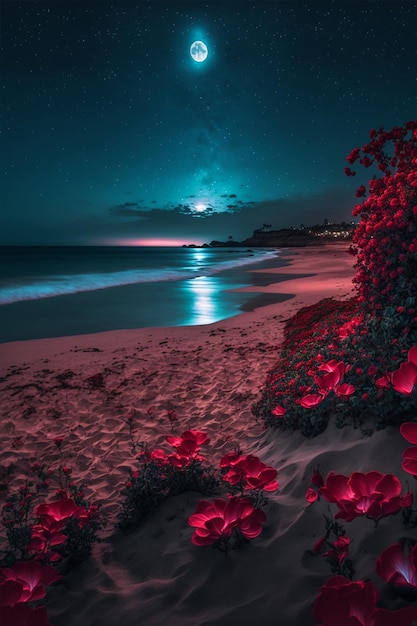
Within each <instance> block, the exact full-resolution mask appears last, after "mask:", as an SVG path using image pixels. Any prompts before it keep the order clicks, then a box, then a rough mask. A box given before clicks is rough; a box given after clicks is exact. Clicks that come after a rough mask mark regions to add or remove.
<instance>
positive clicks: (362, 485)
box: [320, 472, 411, 522]
mask: <svg viewBox="0 0 417 626" xmlns="http://www.w3.org/2000/svg"><path fill="white" fill-rule="evenodd" d="M320 493H321V495H322V496H323V497H324V498H325V499H326V500H327V501H328V502H333V503H335V504H336V505H337V507H338V508H339V512H338V513H336V516H335V517H336V518H342V519H344V520H346V521H347V522H351V521H352V520H353V519H354V518H355V517H359V516H361V515H364V516H366V517H369V518H372V519H374V520H375V521H378V520H379V519H381V518H382V517H386V516H387V515H392V514H394V513H397V512H398V511H399V510H400V509H401V508H403V507H407V506H410V495H411V494H406V495H405V496H401V483H400V481H399V480H398V478H397V477H396V476H394V475H393V474H381V473H380V472H367V473H365V474H362V473H361V472H354V473H353V474H352V475H351V476H343V475H342V474H334V473H333V472H330V474H329V475H328V476H327V479H326V483H325V485H324V486H323V487H321V488H320Z"/></svg>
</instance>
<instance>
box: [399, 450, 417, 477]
mask: <svg viewBox="0 0 417 626" xmlns="http://www.w3.org/2000/svg"><path fill="white" fill-rule="evenodd" d="M401 467H402V468H403V470H404V471H405V472H407V474H411V475H412V476H415V477H416V478H417V446H413V447H411V448H407V449H406V450H404V452H403V460H402V463H401Z"/></svg>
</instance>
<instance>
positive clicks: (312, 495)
mask: <svg viewBox="0 0 417 626" xmlns="http://www.w3.org/2000/svg"><path fill="white" fill-rule="evenodd" d="M305 499H306V500H307V502H309V503H310V504H313V502H316V500H318V499H319V492H318V491H316V490H315V489H313V488H312V487H309V488H308V489H307V491H306V493H305Z"/></svg>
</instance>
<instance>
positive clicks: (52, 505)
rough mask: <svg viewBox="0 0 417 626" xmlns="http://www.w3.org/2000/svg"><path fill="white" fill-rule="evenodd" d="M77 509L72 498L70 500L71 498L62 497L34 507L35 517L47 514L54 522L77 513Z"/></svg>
mask: <svg viewBox="0 0 417 626" xmlns="http://www.w3.org/2000/svg"><path fill="white" fill-rule="evenodd" d="M77 511H78V507H77V505H76V504H75V502H74V500H71V498H64V499H63V500H56V502H49V503H44V504H40V505H39V506H37V507H36V510H35V513H36V517H43V516H45V515H47V516H48V517H51V518H52V519H53V520H54V521H55V522H60V521H62V520H66V519H68V518H69V517H72V516H73V515H75V514H76V513H77Z"/></svg>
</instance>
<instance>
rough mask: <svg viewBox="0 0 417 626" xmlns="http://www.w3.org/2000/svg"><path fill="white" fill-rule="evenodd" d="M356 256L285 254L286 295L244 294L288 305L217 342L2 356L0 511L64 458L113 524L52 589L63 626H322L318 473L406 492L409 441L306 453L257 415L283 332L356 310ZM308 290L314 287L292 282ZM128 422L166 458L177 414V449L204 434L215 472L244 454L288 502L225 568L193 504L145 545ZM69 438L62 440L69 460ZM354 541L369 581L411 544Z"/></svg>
mask: <svg viewBox="0 0 417 626" xmlns="http://www.w3.org/2000/svg"><path fill="white" fill-rule="evenodd" d="M346 247H347V246H346V245H340V244H332V245H326V246H323V247H317V248H316V247H314V248H313V247H311V248H304V249H291V250H287V251H285V255H286V256H287V258H288V260H289V261H290V264H289V266H288V267H286V268H282V267H280V268H278V269H277V270H273V269H269V270H266V271H267V272H268V273H271V274H274V272H275V273H276V274H279V280H281V278H282V276H283V275H285V280H284V281H283V282H278V283H272V284H268V285H267V286H265V287H256V288H245V289H244V290H243V291H256V292H257V293H260V294H261V297H260V300H259V302H260V304H262V294H266V297H268V294H271V293H281V294H285V295H286V296H288V298H287V299H286V300H285V301H284V302H281V303H278V304H273V305H269V306H263V307H261V308H258V309H256V310H255V311H253V312H248V313H244V314H241V315H239V316H237V317H234V318H230V319H228V320H225V321H223V322H219V323H216V324H213V325H210V326H193V327H177V328H148V329H139V330H134V331H131V330H129V331H114V332H108V333H100V334H95V335H83V336H77V337H63V338H56V339H45V340H34V341H26V342H13V343H9V344H3V345H1V346H0V354H1V356H0V361H1V372H0V373H1V377H2V380H1V386H0V392H1V396H2V409H1V411H2V420H1V422H0V436H1V441H2V446H1V451H0V469H1V471H2V472H3V475H7V481H6V483H7V484H6V487H5V488H3V490H2V491H0V499H1V500H3V499H4V497H5V495H6V493H7V490H8V489H11V490H14V489H15V488H16V486H17V485H19V484H20V483H21V482H22V481H23V480H24V477H25V476H26V475H27V472H28V467H29V465H30V464H31V463H33V462H34V461H42V460H43V459H44V460H45V462H46V463H48V464H50V465H57V464H59V463H60V462H61V461H62V458H64V460H65V462H66V463H67V464H68V465H70V466H71V467H72V468H73V476H74V479H75V480H77V481H78V480H80V481H81V480H82V481H85V483H86V484H87V485H88V495H89V497H91V499H93V500H94V501H99V502H100V503H101V504H102V506H103V511H104V512H105V514H106V515H107V517H108V524H107V527H106V529H105V532H104V534H103V538H104V541H103V543H101V544H100V545H98V546H97V547H95V548H94V552H93V555H92V557H91V558H90V559H88V560H87V561H85V562H84V563H82V564H81V565H79V566H78V567H77V568H76V569H75V570H73V571H72V572H70V573H69V574H68V575H66V576H65V578H64V579H63V581H62V582H61V583H59V584H57V585H55V586H53V587H51V588H50V589H49V591H48V602H47V606H48V614H49V616H50V620H51V623H52V624H53V626H64V625H65V626H75V625H79V624H82V625H83V626H84V625H85V626H87V625H91V626H93V625H97V626H98V625H100V626H113V625H114V624H115V623H116V622H117V621H119V620H120V621H122V622H123V624H124V626H133V625H135V626H136V625H137V624H139V623H140V624H144V625H145V624H146V625H149V626H151V625H152V626H157V625H158V626H160V625H161V624H166V626H180V625H181V626H183V625H184V626H188V625H189V626H203V625H204V626H209V625H212V626H214V625H216V626H223V625H224V626H226V624H227V626H230V625H231V624H240V625H243V626H245V625H247V626H249V625H251V626H253V624H257V625H260V626H269V625H272V624H279V626H310V625H311V624H313V621H312V617H311V608H312V604H313V602H314V598H315V597H316V595H317V593H318V589H319V587H320V585H321V584H323V583H324V582H325V580H326V579H327V578H328V577H329V576H330V571H329V566H328V565H327V564H326V563H325V562H324V561H323V560H322V559H321V558H320V557H312V556H309V555H308V554H307V553H306V551H307V550H309V549H311V547H312V546H313V544H314V543H315V541H316V540H317V539H318V538H319V537H320V536H321V535H322V534H323V530H324V523H323V517H322V514H323V513H324V512H325V507H324V506H323V504H324V503H319V504H318V505H317V506H316V505H314V507H309V506H307V504H306V502H305V499H304V493H305V491H306V489H307V487H308V486H309V478H310V476H311V473H312V471H313V469H314V468H315V467H317V465H320V467H321V469H322V471H323V473H324V474H326V473H327V472H329V471H330V470H333V471H336V472H341V473H347V474H350V473H351V472H352V471H355V470H359V471H361V470H362V471H368V470H371V469H376V470H379V471H392V472H393V473H396V474H397V475H398V476H399V477H400V478H401V479H402V480H403V479H404V476H406V475H405V474H404V472H402V470H401V450H402V449H403V448H404V440H403V439H402V438H401V437H400V435H399V434H398V433H396V432H391V431H390V432H389V433H388V431H383V432H378V433H376V434H375V435H374V436H373V437H372V438H363V437H362V436H361V435H360V433H359V432H357V431H352V430H347V429H343V430H336V429H334V428H330V427H329V428H328V429H327V431H326V432H325V433H323V434H322V435H321V436H320V437H318V438H316V439H315V440H313V441H307V440H305V439H304V438H303V437H302V436H301V435H300V434H298V433H294V434H290V433H279V432H278V431H277V432H273V431H265V430H264V429H263V427H262V425H260V424H257V423H256V421H255V419H254V417H253V415H252V412H251V405H252V403H253V402H255V401H256V399H257V397H258V393H259V390H260V388H261V386H262V384H263V382H264V380H265V377H266V373H267V371H268V369H269V368H270V367H272V365H273V364H274V363H275V362H276V361H277V359H278V358H279V346H280V343H281V341H282V337H283V334H282V333H283V325H284V324H283V323H284V322H285V320H287V319H288V318H290V317H291V316H292V315H293V314H294V313H295V312H296V311H297V310H299V309H300V308H301V307H302V306H305V305H310V304H313V303H315V302H317V301H319V300H321V299H322V298H326V297H335V298H337V299H345V298H349V297H351V296H352V295H353V290H352V283H351V279H352V277H353V275H354V270H353V258H352V257H351V256H349V255H348V254H347V253H346ZM262 271H265V270H262ZM300 274H310V276H309V277H308V278H295V279H294V278H292V276H296V275H300ZM95 375H99V376H100V377H101V380H102V383H103V384H102V385H101V386H100V387H98V388H94V386H92V385H91V383H90V382H89V381H88V379H89V378H90V377H92V376H95ZM131 409H133V410H134V412H135V417H134V428H135V436H136V437H137V439H138V440H140V441H142V442H144V443H145V444H147V445H148V446H149V447H150V448H154V447H157V446H161V447H166V444H165V443H164V442H165V436H166V435H168V434H171V433H172V429H171V424H170V420H169V418H168V412H169V411H172V410H174V411H175V414H176V416H177V418H178V421H177V422H175V424H174V433H176V434H181V433H182V432H183V431H184V430H187V429H195V430H202V431H204V432H206V433H207V434H208V435H209V437H210V439H211V441H210V444H209V446H207V449H205V450H204V452H205V456H206V457H207V458H210V459H211V460H212V461H213V462H214V463H217V462H218V460H219V458H220V457H221V456H222V455H223V454H225V453H226V452H228V451H229V450H231V449H232V448H234V447H236V446H239V447H240V448H241V449H242V450H243V452H244V453H253V454H256V455H257V456H259V457H260V458H261V460H262V461H264V462H265V463H267V464H269V465H272V466H274V467H275V468H276V469H277V470H278V480H279V483H280V488H279V491H278V492H277V494H276V495H275V494H274V495H272V496H271V498H270V502H269V504H268V506H267V509H266V514H267V523H266V526H265V532H264V533H263V534H262V535H261V537H259V538H258V539H256V540H255V541H254V542H253V543H252V544H251V545H249V546H247V547H245V549H243V550H242V551H236V552H233V553H232V554H230V555H229V556H228V558H227V559H225V557H224V555H222V554H220V553H218V552H215V551H212V550H211V549H210V548H197V547H195V546H193V545H192V544H191V541H190V540H191V535H192V529H191V528H190V527H189V526H188V524H187V519H188V516H189V515H190V514H191V513H193V512H194V509H195V505H196V503H197V501H198V500H199V499H201V497H200V496H198V494H194V493H187V494H184V495H182V496H178V497H176V498H173V499H172V500H170V501H168V502H167V503H165V504H164V505H163V506H162V507H161V508H160V509H159V510H158V511H157V512H156V514H155V515H153V516H152V517H150V518H149V519H147V520H146V521H145V522H144V524H143V526H142V527H141V528H140V529H139V530H138V531H136V532H134V533H133V534H131V535H128V536H126V537H125V536H122V535H120V534H119V533H117V532H116V531H115V530H114V522H115V520H116V515H117V511H118V508H119V504H120V501H121V497H120V491H121V489H122V488H123V485H124V482H125V480H126V478H127V471H128V468H134V467H135V459H134V454H133V452H132V449H131V445H130V440H129V436H128V428H127V425H126V419H127V414H128V411H129V410H131ZM388 436H389V438H390V439H389V441H390V455H389V458H387V456H386V454H384V450H385V451H386V442H387V437H388ZM56 437H64V443H63V448H62V450H63V452H62V455H63V457H60V455H59V453H58V450H57V448H56V446H55V445H54V443H53V440H54V438H56ZM166 449H167V448H166ZM2 482H4V480H3V481H2ZM3 487H4V485H3ZM0 503H1V502H0ZM397 517H398V516H397ZM397 526H398V528H397ZM351 528H352V532H351V533H350V536H351V537H352V540H353V543H352V547H353V550H352V551H353V554H352V556H353V557H354V558H355V560H356V562H357V563H359V564H360V565H361V576H363V577H366V576H372V575H373V574H372V567H373V560H372V558H371V557H372V556H373V555H376V554H378V553H379V551H381V550H382V549H384V548H385V547H387V546H388V545H389V543H390V542H391V538H392V537H391V536H390V537H387V529H389V533H390V535H391V534H392V533H396V532H401V528H400V519H398V520H397V519H396V518H392V519H390V520H389V521H388V520H382V522H381V523H380V524H379V526H378V528H377V529H376V530H375V529H374V527H373V524H372V522H369V520H356V521H354V522H352V524H351ZM349 530H350V529H349ZM394 605H395V602H394ZM394 605H393V607H392V608H394ZM335 626H336V625H335Z"/></svg>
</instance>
